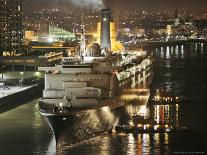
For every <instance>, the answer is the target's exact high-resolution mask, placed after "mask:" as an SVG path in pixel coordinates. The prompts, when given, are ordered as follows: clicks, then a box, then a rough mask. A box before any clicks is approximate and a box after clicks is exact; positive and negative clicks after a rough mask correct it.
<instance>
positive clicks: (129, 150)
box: [127, 134, 136, 155]
mask: <svg viewBox="0 0 207 155" xmlns="http://www.w3.org/2000/svg"><path fill="white" fill-rule="evenodd" d="M135 144H136V141H135V137H134V136H133V134H129V135H128V146H127V154H130V155H131V154H132V155H135V154H136V152H135V147H136V145H135Z"/></svg>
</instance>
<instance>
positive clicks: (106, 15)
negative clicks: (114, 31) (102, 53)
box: [100, 9, 111, 51]
mask: <svg viewBox="0 0 207 155" xmlns="http://www.w3.org/2000/svg"><path fill="white" fill-rule="evenodd" d="M110 22H111V10H110V9H103V10H101V38H100V46H101V48H102V49H105V50H106V51H108V50H110V49H111V39H110Z"/></svg>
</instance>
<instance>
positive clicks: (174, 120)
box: [153, 104, 179, 126]
mask: <svg viewBox="0 0 207 155" xmlns="http://www.w3.org/2000/svg"><path fill="white" fill-rule="evenodd" d="M153 109H154V120H155V121H156V123H157V124H161V125H174V126H178V125H179V122H178V120H179V119H178V116H179V114H178V112H179V111H178V109H179V105H178V104H174V105H154V107H153Z"/></svg>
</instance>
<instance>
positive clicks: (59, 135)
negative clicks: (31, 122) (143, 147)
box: [42, 73, 153, 151]
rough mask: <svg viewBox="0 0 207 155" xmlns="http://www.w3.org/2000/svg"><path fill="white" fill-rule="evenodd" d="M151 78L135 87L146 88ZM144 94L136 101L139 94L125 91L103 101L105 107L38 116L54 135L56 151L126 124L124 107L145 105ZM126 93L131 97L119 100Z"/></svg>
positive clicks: (140, 93)
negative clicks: (43, 119)
mask: <svg viewBox="0 0 207 155" xmlns="http://www.w3.org/2000/svg"><path fill="white" fill-rule="evenodd" d="M152 77H153V73H152V74H151V76H149V77H147V78H146V79H145V80H144V81H143V82H142V83H140V84H139V88H149V85H150V84H151V82H152ZM137 88H138V87H137ZM146 90H147V92H146ZM144 91H145V94H144V96H145V97H144V98H143V97H141V98H136V96H137V97H139V96H143V92H139V93H137V92H128V93H127V92H125V93H123V94H120V95H119V96H117V97H116V98H114V99H112V100H105V101H104V105H107V106H103V107H98V108H95V109H91V110H83V111H79V112H77V111H75V112H72V113H70V114H66V115H65V114H48V113H42V115H43V116H44V117H45V118H46V120H47V122H48V124H49V126H50V127H51V130H52V131H53V133H54V135H55V139H56V147H57V151H60V150H64V149H65V148H67V147H71V146H73V145H74V144H77V143H79V142H83V141H85V140H89V139H91V138H93V137H96V136H98V135H100V134H103V133H105V132H109V131H111V130H112V129H113V128H114V127H115V126H116V125H119V124H120V121H122V122H121V123H123V124H125V123H127V121H128V120H129V119H130V114H129V113H128V110H127V107H128V106H129V105H133V104H139V105H141V104H146V102H147V101H148V99H149V94H150V93H149V90H148V89H144ZM129 93H130V95H132V94H133V93H134V95H135V97H134V98H129V99H128V100H122V98H126V96H127V95H129ZM123 96H124V97H123Z"/></svg>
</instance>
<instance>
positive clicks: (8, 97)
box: [0, 82, 43, 114]
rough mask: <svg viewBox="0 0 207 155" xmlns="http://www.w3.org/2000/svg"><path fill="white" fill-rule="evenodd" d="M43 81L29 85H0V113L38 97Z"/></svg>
mask: <svg viewBox="0 0 207 155" xmlns="http://www.w3.org/2000/svg"><path fill="white" fill-rule="evenodd" d="M42 89H43V82H38V83H36V84H33V85H29V86H0V114H1V113H3V112H6V111H8V110H10V109H13V108H15V107H17V106H19V105H22V104H24V103H25V102H27V101H30V100H32V99H35V98H37V97H40V96H41V94H42V91H41V90H42Z"/></svg>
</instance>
